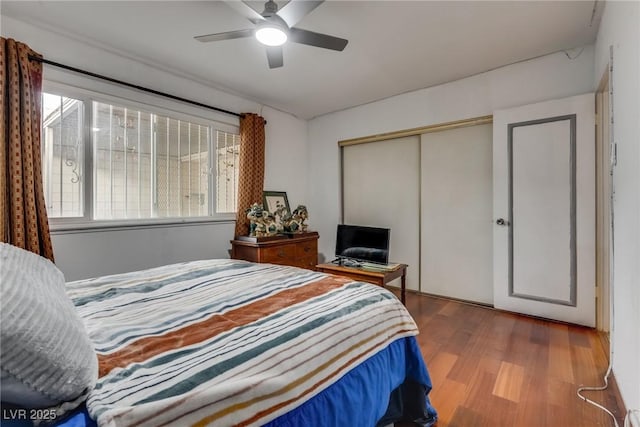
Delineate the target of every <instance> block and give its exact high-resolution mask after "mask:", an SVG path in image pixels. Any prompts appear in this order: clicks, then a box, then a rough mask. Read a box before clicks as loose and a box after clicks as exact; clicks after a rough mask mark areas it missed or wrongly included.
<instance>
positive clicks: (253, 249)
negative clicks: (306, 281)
mask: <svg viewBox="0 0 640 427" xmlns="http://www.w3.org/2000/svg"><path fill="white" fill-rule="evenodd" d="M254 239H255V241H252V240H251V239H250V238H248V237H247V238H244V239H243V238H238V239H237V240H232V241H231V248H232V249H231V257H232V258H234V259H244V260H247V261H252V262H265V263H269V264H279V265H292V266H295V267H301V268H307V269H309V270H315V269H316V264H317V263H318V233H316V232H313V231H312V232H308V233H301V234H298V235H293V236H284V237H282V238H279V239H278V238H275V239H274V238H269V239H265V240H264V241H260V240H258V239H257V238H254Z"/></svg>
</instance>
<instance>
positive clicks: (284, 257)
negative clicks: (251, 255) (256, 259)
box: [260, 245, 296, 265]
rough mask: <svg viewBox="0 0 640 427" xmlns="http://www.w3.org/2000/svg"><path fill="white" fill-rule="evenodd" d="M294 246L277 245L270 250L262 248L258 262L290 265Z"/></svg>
mask: <svg viewBox="0 0 640 427" xmlns="http://www.w3.org/2000/svg"><path fill="white" fill-rule="evenodd" d="M295 255H296V245H279V246H274V247H272V248H264V249H263V250H262V253H261V256H260V262H266V263H270V264H287V265H288V264H291V260H293V259H294V258H295Z"/></svg>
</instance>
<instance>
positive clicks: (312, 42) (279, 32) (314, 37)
mask: <svg viewBox="0 0 640 427" xmlns="http://www.w3.org/2000/svg"><path fill="white" fill-rule="evenodd" d="M323 2H324V0H320V1H309V0H291V1H289V3H287V4H286V5H284V6H283V7H282V8H281V9H280V10H278V5H277V4H276V3H275V2H274V1H273V0H268V1H267V2H266V3H265V5H264V11H263V12H262V13H258V12H256V11H255V10H254V9H253V8H252V7H250V6H249V5H247V4H246V3H244V2H242V1H238V0H235V1H233V0H231V1H227V2H226V3H227V5H229V7H231V8H232V9H234V10H235V11H236V12H238V13H240V14H241V15H242V16H244V17H245V18H247V19H248V20H249V21H251V22H252V23H254V24H255V25H256V28H255V29H253V28H251V29H246V30H237V31H227V32H224V33H215V34H206V35H202V36H196V37H194V38H195V39H196V40H198V41H201V42H213V41H220V40H230V39H239V38H243V37H251V36H255V37H256V39H258V41H259V42H260V43H262V44H264V45H265V46H266V47H267V60H268V61H269V68H278V67H282V64H283V60H282V45H283V44H284V43H285V42H286V41H287V40H288V41H292V42H294V43H301V44H306V45H309V46H316V47H321V48H324V49H331V50H337V51H342V50H343V49H344V48H345V46H346V45H347V43H349V41H348V40H345V39H341V38H339V37H334V36H330V35H328V34H320V33H314V32H313V31H307V30H303V29H300V28H295V27H294V25H296V24H297V23H298V22H300V20H301V19H302V18H304V17H305V16H306V15H307V14H309V13H310V12H311V11H312V10H314V9H315V8H316V7H318V6H320V5H321V4H322V3H323Z"/></svg>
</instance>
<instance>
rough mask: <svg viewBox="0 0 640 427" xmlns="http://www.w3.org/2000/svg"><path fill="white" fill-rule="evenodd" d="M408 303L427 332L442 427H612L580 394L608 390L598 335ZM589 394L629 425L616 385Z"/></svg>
mask: <svg viewBox="0 0 640 427" xmlns="http://www.w3.org/2000/svg"><path fill="white" fill-rule="evenodd" d="M406 305H407V308H408V309H409V311H410V312H411V314H412V315H413V317H414V319H415V320H416V323H417V324H418V327H419V328H420V335H419V336H418V342H419V344H420V348H421V349H422V354H423V356H424V359H425V361H426V363H427V368H428V370H429V373H430V375H431V380H432V382H433V390H432V391H431V395H430V396H431V401H432V403H433V406H434V407H435V408H436V410H437V411H438V414H439V420H438V424H437V425H438V427H445V426H451V427H466V426H470V427H480V426H492V427H496V426H505V427H506V426H509V427H511V426H516V427H529V426H531V427H534V426H535V427H540V426H554V427H555V426H558V427H573V426H575V427H589V426H613V421H612V420H611V418H610V417H609V415H607V414H606V413H605V412H603V411H601V410H599V409H597V408H595V407H594V406H592V405H589V404H588V403H586V402H584V401H583V400H581V399H579V398H578V397H577V396H576V390H577V388H578V387H579V386H581V385H588V386H596V385H597V386H599V385H601V384H602V380H603V379H602V377H603V376H604V373H605V372H606V369H607V366H608V358H607V352H608V350H605V348H604V347H603V343H602V340H601V337H600V335H599V334H598V333H597V332H596V331H595V330H593V329H589V328H583V327H579V326H571V325H566V324H561V323H555V322H550V321H545V320H540V319H534V318H530V317H525V316H519V315H515V314H511V313H504V312H500V311H496V310H493V309H490V308H485V307H480V306H474V305H470V304H465V303H460V302H456V301H449V300H446V299H440V298H434V297H429V296H423V295H418V294H409V295H407V304H406ZM612 383H613V384H612ZM585 395H586V396H587V397H588V398H590V399H591V400H594V401H596V402H598V403H600V404H603V405H604V406H605V407H607V408H608V409H609V410H610V411H612V412H613V413H614V414H615V415H616V417H617V419H618V423H619V424H620V426H622V425H623V419H624V407H623V404H622V403H621V402H622V401H621V399H620V394H619V392H618V389H617V387H616V385H615V381H610V386H609V388H608V389H607V390H606V391H601V392H586V393H585Z"/></svg>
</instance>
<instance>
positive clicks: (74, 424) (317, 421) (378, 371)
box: [3, 337, 437, 427]
mask: <svg viewBox="0 0 640 427" xmlns="http://www.w3.org/2000/svg"><path fill="white" fill-rule="evenodd" d="M407 381H410V382H413V383H415V384H418V385H420V387H419V391H413V392H412V394H413V395H412V396H409V397H407V396H404V397H403V399H404V400H405V402H404V407H405V408H409V407H414V408H415V407H416V405H417V406H418V407H421V408H422V410H421V412H423V413H422V414H419V415H417V416H416V415H415V414H406V413H405V412H406V410H403V409H402V408H398V407H397V405H396V407H394V408H391V407H389V406H388V405H389V397H390V395H391V394H392V392H393V391H394V390H397V389H398V388H399V387H400V386H401V385H402V384H403V383H406V382H407ZM430 390H431V379H430V378H429V374H428V372H427V369H426V366H425V364H424V361H423V359H422V354H421V353H420V348H419V347H418V344H417V342H416V339H415V337H408V338H403V339H399V340H397V341H394V342H393V343H391V344H390V345H389V346H388V347H387V348H386V349H384V350H383V351H381V352H379V353H377V354H375V355H374V356H372V357H370V358H369V359H367V360H366V361H365V362H363V363H362V364H360V365H358V366H357V367H356V368H354V369H352V370H351V371H349V372H348V373H347V374H346V375H345V376H344V377H342V378H341V379H340V380H339V381H337V382H336V383H334V384H333V385H331V386H330V387H329V388H327V389H325V390H324V391H322V392H321V393H319V394H318V395H316V396H315V397H313V398H312V399H310V400H308V401H307V402H305V403H304V404H302V405H301V406H299V407H298V408H296V409H294V410H293V411H290V412H288V413H286V414H284V415H282V416H280V417H278V418H276V419H275V420H273V421H271V422H269V423H268V424H266V426H268V427H310V426H322V427H343V426H352V427H359V426H362V427H373V426H376V425H377V424H378V422H379V421H380V420H381V419H382V418H384V419H385V423H386V422H393V421H399V420H401V419H404V420H407V421H415V422H417V424H419V425H423V426H425V427H430V426H432V425H433V424H434V423H435V422H436V419H437V413H436V410H435V409H434V408H433V406H431V403H430V401H429V397H428V393H429V391H430ZM407 398H409V399H415V402H406V400H407ZM400 406H402V405H400ZM385 414H386V416H385ZM3 424H4V423H3ZM8 425H14V426H15V425H17V424H8ZM56 425H57V426H62V427H88V426H95V425H96V424H95V422H94V421H93V420H92V419H91V418H90V417H89V415H88V414H87V411H86V408H84V407H82V408H79V409H78V410H76V412H75V413H74V414H72V415H71V416H70V417H67V418H66V419H65V420H62V421H61V422H59V423H58V424H56Z"/></svg>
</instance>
